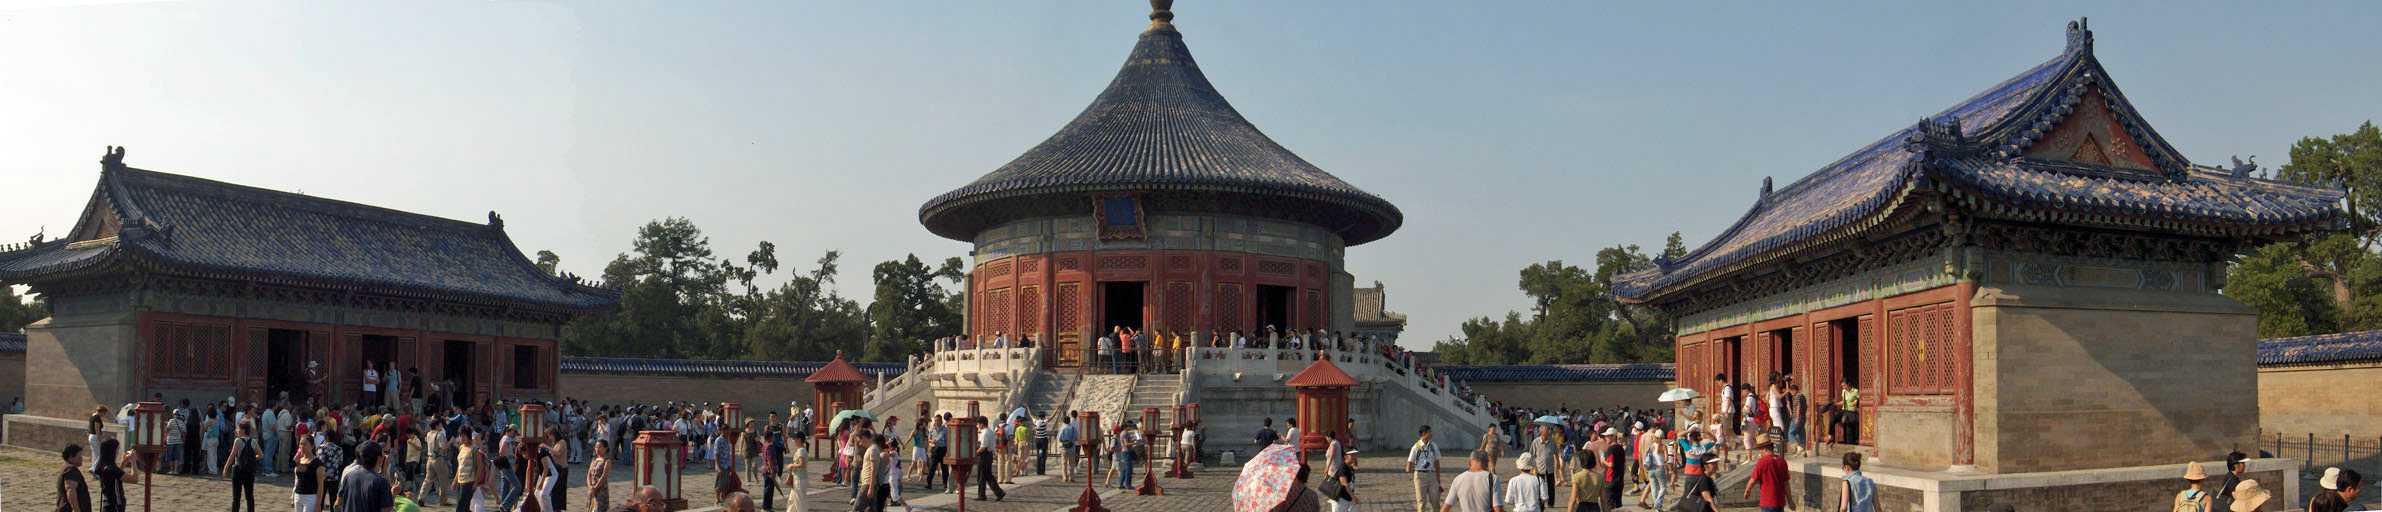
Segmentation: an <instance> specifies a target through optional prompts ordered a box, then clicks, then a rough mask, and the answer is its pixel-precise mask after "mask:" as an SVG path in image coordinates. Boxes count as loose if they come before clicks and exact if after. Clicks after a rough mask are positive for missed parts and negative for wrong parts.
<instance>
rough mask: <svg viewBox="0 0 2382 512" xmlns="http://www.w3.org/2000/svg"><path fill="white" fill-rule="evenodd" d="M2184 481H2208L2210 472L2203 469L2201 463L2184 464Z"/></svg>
mask: <svg viewBox="0 0 2382 512" xmlns="http://www.w3.org/2000/svg"><path fill="white" fill-rule="evenodd" d="M2184 479H2185V480H2190V481H2194V482H2198V481H2201V480H2207V479H2208V470H2205V469H2201V468H2200V463H2198V462H2193V463H2189V464H2184Z"/></svg>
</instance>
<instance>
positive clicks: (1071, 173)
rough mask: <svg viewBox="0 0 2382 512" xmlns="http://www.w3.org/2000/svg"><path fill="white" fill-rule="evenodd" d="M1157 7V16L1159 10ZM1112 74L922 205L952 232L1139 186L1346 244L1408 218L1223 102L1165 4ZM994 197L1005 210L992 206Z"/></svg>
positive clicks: (927, 217)
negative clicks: (1005, 152) (1030, 140)
mask: <svg viewBox="0 0 2382 512" xmlns="http://www.w3.org/2000/svg"><path fill="white" fill-rule="evenodd" d="M1162 15H1163V19H1161V18H1162ZM1151 18H1152V19H1153V20H1158V21H1156V22H1154V23H1152V24H1151V26H1150V29H1149V30H1147V31H1145V32H1143V33H1142V34H1141V40H1140V42H1138V43H1137V44H1135V45H1134V46H1133V53H1132V54H1131V55H1129V56H1128V57H1127V58H1126V60H1125V65H1124V67H1123V68H1122V69H1119V70H1118V71H1117V76H1116V79H1115V80H1112V81H1110V82H1109V84H1108V89H1107V90H1105V91H1102V92H1101V93H1100V96H1099V98H1097V99H1095V100H1093V101H1092V104H1091V106H1089V107H1085V108H1084V111H1083V113H1082V114H1078V115H1077V116H1076V117H1075V120H1074V121H1071V122H1069V123H1067V125H1066V126H1065V127H1063V128H1060V129H1059V132H1058V133H1057V134H1053V135H1051V136H1050V138H1049V139H1048V140H1044V141H1042V143H1041V144H1040V145H1037V146H1034V148H1033V149H1030V150H1027V151H1026V152H1025V154H1023V155H1019V156H1018V157H1017V159H1016V160H1012V161H1010V162H1009V164H1008V165H1003V166H1001V168H1000V169H996V170H994V171H993V172H992V173H990V174H986V175H984V176H983V177H981V178H977V179H976V181H974V182H972V183H969V184H968V185H967V186H963V187H960V188H959V189H957V190H952V191H950V192H947V193H944V194H943V195H941V196H937V197H935V198H934V199H933V200H930V201H927V202H926V204H925V205H924V206H922V207H920V208H919V212H918V217H919V221H920V222H921V223H924V224H925V225H926V226H927V229H928V230H930V231H933V232H934V233H935V234H937V235H941V236H944V237H946V238H952V239H956V240H962V241H966V240H970V239H971V238H972V237H973V236H974V235H975V233H976V232H977V231H980V230H982V229H984V228H987V227H992V226H994V225H998V223H1000V222H1003V221H1007V220H1012V219H1014V218H1020V217H1023V216H1028V215H1037V214H1047V213H1054V212H1053V211H1050V210H1051V209H1052V208H1051V207H1049V206H1047V205H1046V206H1045V207H1043V208H1041V209H1039V211H1032V212H1026V211H1024V210H1037V209H1035V208H1022V209H1021V208H1019V207H1018V206H1017V205H1016V203H1018V202H1020V201H1021V200H1023V201H1025V202H1040V203H1058V205H1059V206H1058V207H1057V208H1056V209H1057V210H1059V212H1057V213H1076V212H1079V211H1080V212H1081V213H1089V211H1090V209H1089V208H1090V204H1091V201H1090V200H1089V197H1090V196H1091V195H1094V194H1101V193H1117V192H1128V193H1142V194H1145V195H1146V196H1145V197H1148V198H1149V200H1150V201H1152V202H1153V203H1154V204H1156V205H1159V206H1161V208H1159V209H1160V210H1161V211H1163V210H1170V209H1171V210H1181V209H1192V210H1203V211H1218V212H1225V213H1246V214H1252V215H1257V216H1264V217H1278V218H1286V219H1289V220H1296V221H1302V222H1308V223H1312V224H1316V225H1320V226H1323V227H1325V228H1327V229H1331V230H1333V231H1334V232H1335V233H1337V234H1339V235H1340V236H1341V238H1342V239H1343V240H1344V241H1345V242H1346V243H1347V244H1348V245H1356V244H1360V243H1364V242H1369V241H1372V240H1376V239H1379V238H1381V237H1383V236H1387V235H1389V233H1390V232H1391V231H1395V230H1397V228H1398V226H1399V224H1401V223H1403V222H1404V215H1403V214H1401V213H1399V211H1398V208H1397V207H1396V206H1393V205H1391V204H1390V203H1389V201H1385V200H1383V199H1381V198H1379V197H1375V196H1374V195H1372V194H1369V193H1366V192H1365V191H1363V190H1359V189H1357V188H1356V187H1355V186H1353V185H1349V184H1348V182H1346V181H1341V180H1340V178H1338V177H1335V176H1332V175H1331V173H1327V172H1324V171H1323V169H1320V168H1317V167H1316V166H1315V164H1312V163H1308V162H1307V161H1306V160H1305V159H1302V158H1299V156H1298V155H1297V154H1294V153H1291V152H1290V150H1289V149H1286V148H1283V147H1282V145H1281V144H1277V143H1275V142H1274V140H1273V139H1271V138H1267V137H1266V136H1265V133H1263V132H1260V131H1258V130H1257V127H1256V126H1255V125H1252V124H1250V123H1249V120H1248V119H1246V118H1243V117H1241V114H1240V112H1239V111H1236V110H1234V109H1233V108H1232V104H1231V103H1230V102H1227V101H1225V99H1224V95H1223V94H1220V93H1218V92H1217V91H1216V87H1215V86H1214V85H1213V84H1210V83H1208V79H1207V76H1206V75H1204V74H1202V73H1201V72H1200V70H1199V63H1198V62H1197V61H1196V60H1193V59H1192V57H1191V51H1190V49H1189V48H1187V47H1185V46H1184V45H1183V35H1182V33H1181V32H1179V31H1177V30H1175V28H1174V25H1173V24H1172V23H1170V22H1168V21H1167V20H1171V19H1173V16H1172V14H1171V13H1170V12H1168V11H1165V10H1163V9H1161V10H1160V11H1158V14H1153V15H1151ZM996 204H999V205H1000V206H996Z"/></svg>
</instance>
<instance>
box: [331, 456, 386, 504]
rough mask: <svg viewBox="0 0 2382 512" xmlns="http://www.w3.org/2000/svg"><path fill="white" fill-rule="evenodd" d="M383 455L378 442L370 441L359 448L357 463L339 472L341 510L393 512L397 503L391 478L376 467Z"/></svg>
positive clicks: (378, 465)
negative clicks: (379, 471) (383, 474)
mask: <svg viewBox="0 0 2382 512" xmlns="http://www.w3.org/2000/svg"><path fill="white" fill-rule="evenodd" d="M381 455H382V454H381V449H380V444H379V443H370V442H367V443H364V445H363V447H361V448H358V449H357V454H356V463H355V464H353V465H349V466H348V467H347V470H346V471H342V472H340V473H339V510H338V512H391V511H392V510H394V509H395V508H396V507H397V496H396V494H395V493H392V492H390V489H392V488H393V487H391V486H390V485H389V479H388V478H387V477H383V476H381V475H380V473H378V472H375V471H374V469H375V468H379V467H380V465H381Z"/></svg>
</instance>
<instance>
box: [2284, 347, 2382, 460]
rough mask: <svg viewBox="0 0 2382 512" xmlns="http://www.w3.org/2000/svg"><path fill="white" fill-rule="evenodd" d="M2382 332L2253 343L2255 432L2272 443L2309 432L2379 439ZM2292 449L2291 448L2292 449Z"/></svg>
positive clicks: (2362, 440)
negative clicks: (2371, 390)
mask: <svg viewBox="0 0 2382 512" xmlns="http://www.w3.org/2000/svg"><path fill="white" fill-rule="evenodd" d="M2378 381H2382V331H2360V332H2345V333H2338V334H2319V335H2315V336H2298V337H2291V338H2274V339H2268V340H2260V341H2259V342H2258V428H2259V431H2260V432H2261V434H2260V436H2261V438H2263V439H2266V440H2267V442H2268V443H2272V441H2273V440H2274V437H2275V436H2276V435H2277V434H2280V435H2282V436H2283V438H2285V439H2295V440H2298V441H2295V442H2305V440H2306V436H2307V435H2308V434H2315V435H2316V438H2317V439H2332V440H2333V442H2339V440H2340V438H2341V435H2343V434H2347V435H2349V436H2350V437H2352V438H2354V439H2357V440H2358V442H2359V443H2360V444H2363V443H2371V442H2374V440H2375V439H2377V438H2382V397H2377V396H2375V395H2374V394H2373V393H2369V392H2366V391H2365V388H2367V387H2371V385H2370V384H2369V383H2372V382H2378ZM2294 449H2296V448H2294Z"/></svg>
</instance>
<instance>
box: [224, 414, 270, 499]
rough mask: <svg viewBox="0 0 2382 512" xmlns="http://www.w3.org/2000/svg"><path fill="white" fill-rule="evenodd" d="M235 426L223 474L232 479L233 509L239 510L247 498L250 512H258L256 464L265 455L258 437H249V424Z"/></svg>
mask: <svg viewBox="0 0 2382 512" xmlns="http://www.w3.org/2000/svg"><path fill="white" fill-rule="evenodd" d="M235 428H236V430H234V431H233V437H232V442H231V448H230V449H229V450H230V454H229V456H227V457H224V459H225V460H224V461H223V474H224V475H227V476H229V477H231V479H232V511H233V512H239V510H240V503H241V500H242V499H246V500H247V503H248V512H256V466H257V464H258V462H257V461H259V460H261V459H262V458H263V457H264V455H263V454H262V452H261V451H259V450H261V449H260V448H258V447H257V446H256V439H254V438H251V437H249V431H248V425H245V424H243V425H240V426H238V427H235Z"/></svg>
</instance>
